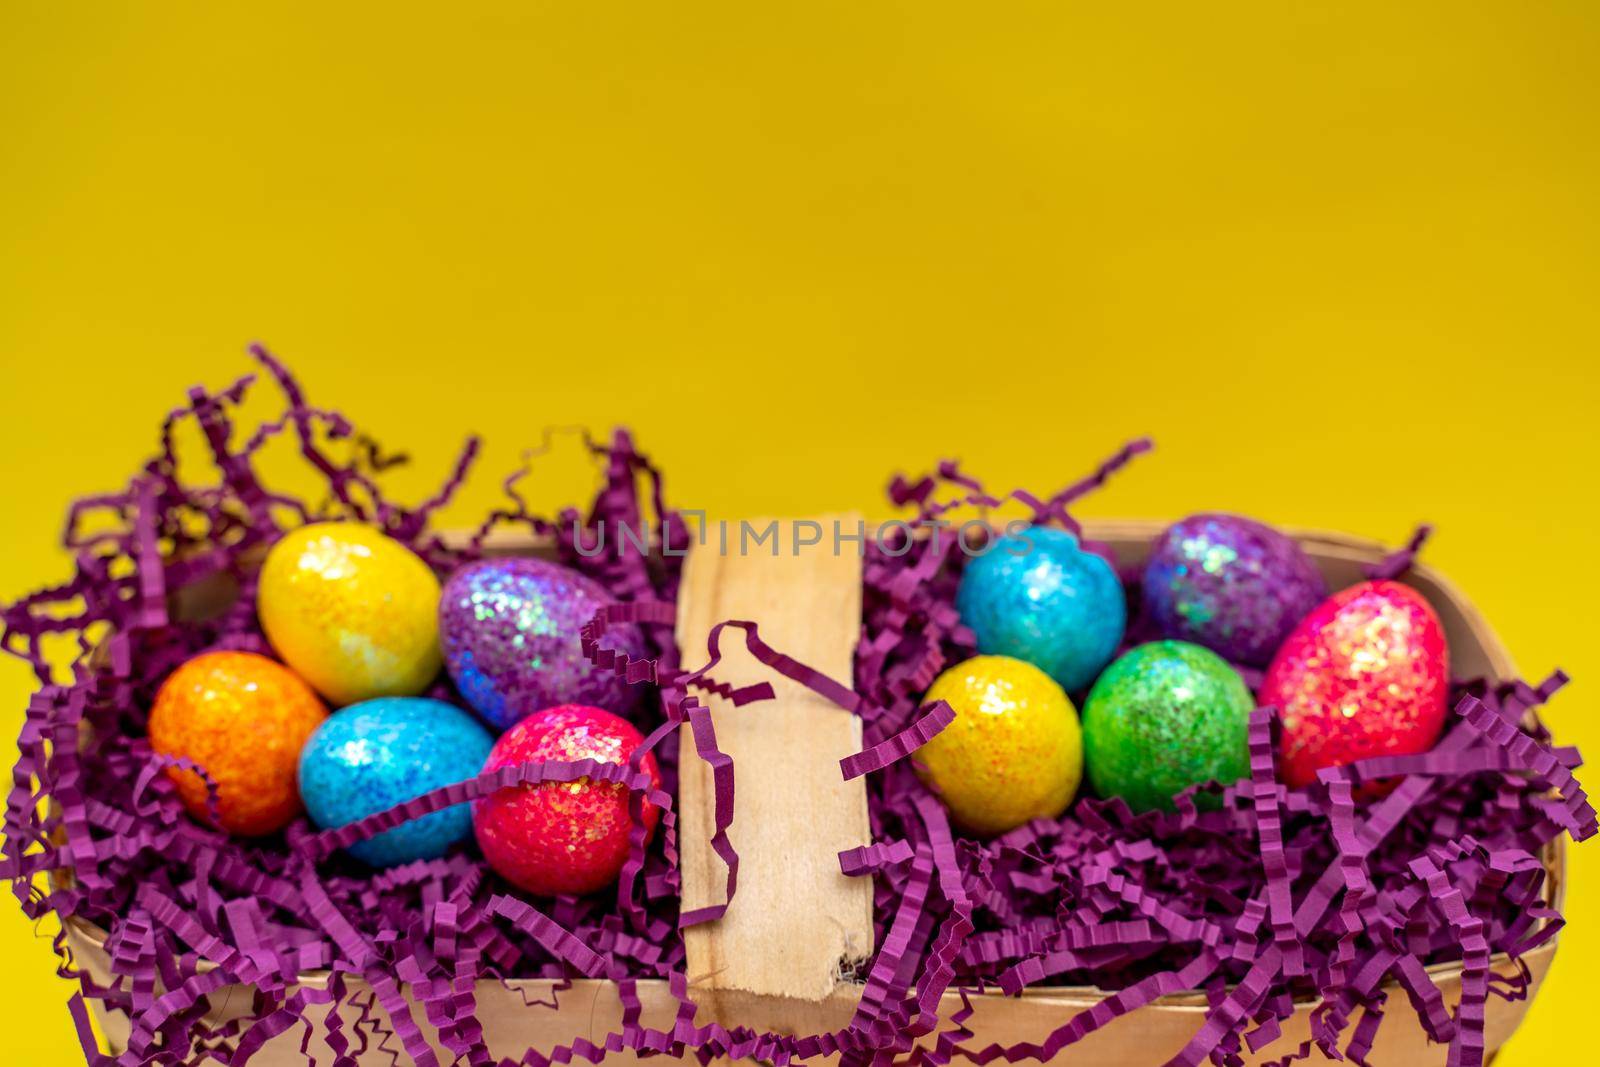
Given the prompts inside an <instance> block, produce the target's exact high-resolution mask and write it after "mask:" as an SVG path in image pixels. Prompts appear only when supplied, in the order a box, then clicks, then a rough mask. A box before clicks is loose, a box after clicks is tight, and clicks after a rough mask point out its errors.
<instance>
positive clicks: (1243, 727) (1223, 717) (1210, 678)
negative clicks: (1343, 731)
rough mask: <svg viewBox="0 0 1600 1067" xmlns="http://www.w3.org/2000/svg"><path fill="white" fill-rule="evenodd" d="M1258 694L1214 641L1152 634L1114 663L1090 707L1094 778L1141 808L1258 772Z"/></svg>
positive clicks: (1088, 758)
mask: <svg viewBox="0 0 1600 1067" xmlns="http://www.w3.org/2000/svg"><path fill="white" fill-rule="evenodd" d="M1254 709H1255V701H1254V700H1253V699H1252V698H1251V696H1250V690H1249V688H1248V687H1247V686H1246V685H1245V684H1244V679H1242V678H1240V677H1239V673H1238V672H1237V671H1235V670H1234V669H1233V668H1232V667H1230V666H1228V663H1227V661H1226V660H1224V659H1223V658H1222V657H1221V656H1219V655H1217V654H1216V653H1215V652H1213V651H1211V650H1210V649H1209V648H1202V647H1201V646H1199V645H1194V644H1189V643H1188V642H1185V641H1152V642H1151V643H1149V644H1146V645H1140V646H1138V647H1137V648H1132V649H1129V650H1128V651H1127V652H1125V653H1124V654H1123V655H1122V656H1120V657H1119V658H1118V659H1117V661H1116V662H1115V663H1113V664H1112V665H1111V666H1109V667H1107V668H1106V671H1105V673H1104V674H1102V675H1101V676H1100V678H1099V680H1098V681H1096V682H1095V684H1094V689H1092V690H1091V691H1090V692H1089V699H1088V701H1087V702H1085V704H1084V706H1083V749H1084V759H1085V762H1086V763H1087V764H1088V769H1089V783H1090V784H1091V785H1092V786H1093V787H1094V791H1095V792H1096V793H1098V794H1099V795H1100V796H1102V797H1121V798H1122V799H1123V800H1125V801H1127V802H1128V806H1129V807H1130V808H1132V809H1133V810H1134V811H1149V810H1150V809H1152V808H1171V807H1172V804H1173V798H1174V797H1175V796H1177V794H1179V793H1181V792H1183V790H1185V789H1187V788H1188V787H1189V786H1192V785H1199V784H1201V783H1203V782H1220V783H1222V784H1223V785H1228V784H1231V783H1233V782H1236V781H1238V780H1239V779H1240V778H1243V777H1245V776H1246V775H1248V774H1249V773H1250V739H1249V730H1250V713H1251V711H1253V710H1254Z"/></svg>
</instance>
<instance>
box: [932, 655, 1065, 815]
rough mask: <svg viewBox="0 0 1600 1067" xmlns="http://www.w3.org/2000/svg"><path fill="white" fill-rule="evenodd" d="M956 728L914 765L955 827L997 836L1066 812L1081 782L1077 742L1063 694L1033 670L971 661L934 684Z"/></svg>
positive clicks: (1008, 662) (1002, 660)
mask: <svg viewBox="0 0 1600 1067" xmlns="http://www.w3.org/2000/svg"><path fill="white" fill-rule="evenodd" d="M924 699H925V700H926V701H929V702H931V701H935V700H943V701H945V702H946V703H948V704H949V705H950V706H951V707H952V708H954V709H955V713H956V717H955V721H954V722H952V723H951V724H950V725H949V726H947V727H945V728H944V730H942V731H941V732H940V733H939V734H938V735H937V736H935V737H934V739H933V740H932V741H929V742H928V743H927V744H926V745H923V746H922V748H921V749H919V750H918V751H917V754H916V756H915V757H914V761H915V765H916V768H917V774H918V776H919V777H921V779H922V780H923V781H924V782H926V783H927V784H928V786H929V788H931V789H932V790H933V791H934V792H935V793H937V794H939V798H940V799H941V800H943V801H944V803H945V806H946V807H947V808H949V809H950V814H951V816H952V817H954V819H955V821H956V822H957V823H959V824H960V825H961V826H963V827H965V828H966V829H968V830H971V831H972V832H974V833H979V834H999V833H1004V832H1005V831H1007V830H1011V829H1014V828H1016V827H1018V826H1021V825H1022V824H1023V823H1025V822H1028V821H1029V820H1031V819H1039V818H1054V817H1055V816H1057V815H1060V814H1061V813H1062V812H1063V811H1065V810H1066V808H1067V805H1068V804H1070V803H1072V798H1073V796H1074V795H1075V794H1076V793H1077V792H1078V783H1079V781H1081V780H1082V778H1083V736H1082V732H1081V731H1080V730H1079V727H1078V712H1077V709H1075V708H1074V707H1073V706H1072V701H1071V700H1069V699H1068V698H1067V694H1066V691H1065V690H1063V689H1062V688H1061V687H1060V686H1059V685H1057V684H1056V683H1055V681H1054V679H1052V678H1051V677H1050V676H1049V675H1048V674H1046V673H1044V671H1041V670H1040V669H1039V668H1038V667H1035V666H1033V665H1032V664H1031V663H1024V662H1023V661H1022V660H1019V659H1012V658H1011V657H1010V656H974V657H973V658H972V659H969V660H967V661H966V662H965V663H958V664H957V665H956V666H954V667H951V668H950V669H949V670H947V671H945V672H944V673H943V674H941V675H939V677H938V678H936V679H935V680H934V683H933V687H932V688H931V689H929V690H928V695H927V696H926V697H925V698H924Z"/></svg>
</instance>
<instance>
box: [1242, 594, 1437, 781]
mask: <svg viewBox="0 0 1600 1067" xmlns="http://www.w3.org/2000/svg"><path fill="white" fill-rule="evenodd" d="M1449 686H1450V651H1449V648H1448V647H1447V646H1446V645H1445V638H1444V627H1443V626H1442V625H1441V624H1440V622H1439V616H1438V615H1436V614H1435V613H1434V610H1433V608H1432V607H1431V606H1430V605H1429V604H1428V602H1427V601H1426V600H1424V599H1423V598H1422V594H1420V593H1418V592H1417V591H1416V590H1415V589H1412V588H1411V587H1410V586H1408V585H1401V584H1400V583H1399V582H1388V581H1377V582H1362V583H1361V584H1359V585H1354V586H1351V587H1350V588H1349V589H1345V590H1343V591H1342V592H1339V593H1335V594H1334V595H1333V596H1331V597H1329V598H1328V599H1327V600H1324V601H1323V602H1322V603H1321V604H1319V605H1318V606H1317V607H1316V608H1313V609H1312V611H1311V613H1310V614H1308V615H1307V616H1306V617H1305V618H1304V619H1302V620H1300V624H1299V625H1298V626H1297V627H1295V629H1294V631H1293V632H1292V633H1290V634H1289V636H1288V637H1287V638H1286V639H1285V640H1284V642H1283V645H1282V647H1281V648H1279V649H1278V653H1277V655H1276V656H1275V657H1274V658H1273V660H1272V664H1271V666H1269V667H1268V668H1267V674H1266V678H1265V680H1264V681H1263V682H1262V684H1261V689H1260V691H1259V692H1258V693H1257V695H1256V700H1257V703H1258V704H1259V705H1261V706H1263V707H1265V706H1267V705H1269V704H1270V705H1272V706H1274V707H1276V708H1278V710H1279V712H1280V714H1281V716H1282V722H1283V733H1282V739H1281V742H1280V748H1279V751H1278V772H1279V774H1280V775H1281V776H1282V778H1283V780H1284V781H1285V782H1286V783H1288V784H1289V785H1291V786H1296V787H1298V786H1305V785H1310V784H1311V783H1312V782H1313V781H1315V780H1316V777H1317V771H1319V770H1321V769H1322V768H1324V767H1342V766H1344V765H1345V764H1348V763H1353V762H1355V761H1356V760H1359V759H1363V758H1365V757H1367V756H1409V755H1414V754H1416V753H1419V752H1426V751H1427V750H1428V749H1429V748H1431V747H1433V743H1434V741H1435V740H1437V739H1438V737H1439V731H1440V730H1441V729H1443V727H1444V720H1445V710H1446V709H1445V698H1446V693H1447V692H1448V690H1449Z"/></svg>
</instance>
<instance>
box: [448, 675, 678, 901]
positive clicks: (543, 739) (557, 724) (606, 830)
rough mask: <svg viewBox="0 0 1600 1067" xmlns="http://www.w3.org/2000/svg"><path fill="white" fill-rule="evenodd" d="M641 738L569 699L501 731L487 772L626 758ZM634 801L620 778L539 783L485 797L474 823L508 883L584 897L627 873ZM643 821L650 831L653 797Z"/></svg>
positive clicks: (650, 760)
mask: <svg viewBox="0 0 1600 1067" xmlns="http://www.w3.org/2000/svg"><path fill="white" fill-rule="evenodd" d="M643 741H644V738H643V737H641V736H640V734H639V731H638V730H635V729H634V728H633V726H632V725H631V724H630V723H629V722H628V721H627V720H626V719H623V718H621V717H619V716H616V715H613V714H611V713H610V712H609V711H605V710H603V709H601V708H594V707H585V706H582V705H578V704H567V705H563V706H561V707H555V708H549V709H546V710H545V711H541V712H537V713H535V714H533V715H530V716H528V717H527V718H524V719H522V720H521V721H520V722H518V723H516V724H515V725H513V726H512V727H511V728H510V729H509V730H507V731H506V732H505V733H504V734H502V735H500V739H499V740H498V741H496V742H495V745H494V749H493V751H492V752H490V754H489V759H488V761H487V762H486V763H485V764H484V770H496V769H498V768H500V767H506V766H511V765H514V764H519V763H542V762H549V761H556V762H561V763H570V762H573V761H575V760H581V759H594V760H598V761H600V762H602V763H617V764H623V763H627V762H628V760H629V759H630V758H631V757H632V756H633V753H634V750H635V749H637V748H638V747H639V745H640V744H641V743H643ZM642 766H643V769H644V771H645V772H646V773H647V774H649V776H650V782H651V785H652V787H654V788H659V787H660V785H661V771H660V769H659V768H658V767H657V766H656V758H655V755H654V754H653V753H646V754H645V757H644V760H643V761H642ZM628 802H629V792H628V790H627V788H626V787H625V786H623V785H622V784H620V783H615V782H595V781H592V780H590V779H588V778H580V779H578V780H577V781H575V782H540V783H538V784H537V785H522V786H514V787H511V788H507V789H501V790H499V791H498V792H495V793H491V794H490V795H489V796H487V797H484V798H483V799H482V800H479V801H478V802H477V804H476V805H475V806H474V809H473V813H472V823H473V828H474V830H475V831H476V832H477V836H478V847H479V848H481V849H482V850H483V856H484V859H486V860H488V861H489V866H491V867H493V868H494V869H495V870H496V871H497V872H498V873H499V874H500V875H501V877H503V878H505V879H506V880H507V881H508V882H511V883H512V884H513V885H516V886H518V887H520V888H522V889H525V890H527V891H528V892H530V893H534V894H537V895H539V896H558V895H568V894H571V895H581V894H584V893H593V892H595V891H596V890H599V889H603V888H604V887H606V886H607V885H609V884H611V883H612V882H614V881H616V878H617V875H618V874H620V873H621V871H622V865H623V863H625V862H626V861H627V858H628V834H629V832H630V831H631V830H632V828H633V825H634V823H633V818H632V816H631V814H630V813H629V810H628ZM642 817H643V820H644V826H645V830H646V832H650V831H653V830H654V829H655V825H656V820H657V819H658V818H659V817H660V813H659V812H658V811H657V810H656V808H655V806H654V805H651V804H648V803H647V804H645V805H644V809H643V813H642Z"/></svg>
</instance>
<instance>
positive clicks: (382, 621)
mask: <svg viewBox="0 0 1600 1067" xmlns="http://www.w3.org/2000/svg"><path fill="white" fill-rule="evenodd" d="M256 611H257V613H258V614H259V616H260V618H261V628H262V629H263V630H265V631H266V634H267V640H269V641H271V642H272V647H273V648H274V649H275V650H276V651H277V653H278V655H280V656H282V657H283V661H284V662H285V663H287V664H288V665H289V666H291V667H293V668H294V669H295V671H296V673H298V674H299V675H300V677H302V678H304V679H305V680H306V681H308V682H310V683H311V684H312V686H313V687H315V688H316V690H317V692H319V693H321V694H322V695H323V696H325V697H327V698H328V699H329V700H330V701H332V702H333V703H335V704H353V703H355V702H356V701H358V700H371V699H372V698H373V697H390V696H415V695H416V694H418V693H420V692H422V691H423V690H424V689H426V688H427V687H428V683H429V682H431V681H433V679H434V677H435V676H436V675H437V674H438V673H439V667H440V663H441V660H440V654H439V579H438V577H437V576H435V575H434V573H433V571H432V570H430V569H429V568H428V565H427V564H426V563H424V562H423V561H422V560H421V559H420V558H419V557H418V556H417V555H416V554H415V553H414V552H412V551H411V550H410V549H408V548H406V547H405V546H404V545H402V544H401V543H400V542H398V541H396V540H394V539H393V538H391V537H387V536H385V535H384V534H382V533H379V532H378V531H377V530H374V529H372V528H371V527H370V526H363V525H361V524H360V523H354V522H319V523H312V524H310V525H307V526H302V527H300V528H299V529H297V530H293V531H291V532H290V533H288V534H286V535H285V536H284V537H283V539H282V540H280V541H279V542H278V543H277V544H275V545H273V546H272V551H270V552H268V553H267V560H266V563H264V564H263V565H262V567H261V584H260V588H259V590H258V592H257V601H256Z"/></svg>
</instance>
